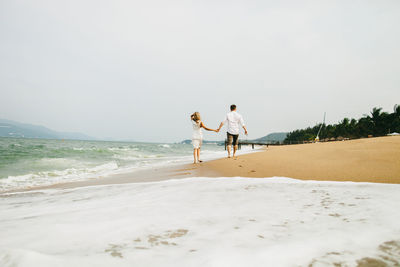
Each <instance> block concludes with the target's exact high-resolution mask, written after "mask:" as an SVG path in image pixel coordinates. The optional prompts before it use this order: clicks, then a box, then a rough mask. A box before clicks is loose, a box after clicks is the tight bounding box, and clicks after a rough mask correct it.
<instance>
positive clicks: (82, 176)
mask: <svg viewBox="0 0 400 267" xmlns="http://www.w3.org/2000/svg"><path fill="white" fill-rule="evenodd" d="M116 170H118V164H117V163H116V162H108V163H105V164H101V165H97V166H94V167H81V168H68V169H65V170H52V171H42V172H37V173H28V174H24V175H18V176H9V177H7V178H3V179H0V191H8V190H15V189H26V188H31V187H36V186H46V185H52V184H57V183H62V182H72V181H80V180H86V179H91V178H98V177H99V176H105V175H109V174H111V173H113V171H116Z"/></svg>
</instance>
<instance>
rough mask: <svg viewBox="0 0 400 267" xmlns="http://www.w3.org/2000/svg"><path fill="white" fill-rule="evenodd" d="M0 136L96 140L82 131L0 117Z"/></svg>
mask: <svg viewBox="0 0 400 267" xmlns="http://www.w3.org/2000/svg"><path fill="white" fill-rule="evenodd" d="M0 137H20V138H46V139H73V140H95V138H93V137H91V136H88V135H86V134H82V133H71V132H57V131H53V130H51V129H49V128H46V127H44V126H40V125H32V124H27V123H20V122H16V121H10V120H4V119H0Z"/></svg>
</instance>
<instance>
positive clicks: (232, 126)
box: [223, 111, 245, 135]
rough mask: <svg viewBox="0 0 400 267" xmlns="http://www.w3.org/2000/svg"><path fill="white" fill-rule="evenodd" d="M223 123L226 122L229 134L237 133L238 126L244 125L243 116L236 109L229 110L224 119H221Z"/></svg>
mask: <svg viewBox="0 0 400 267" xmlns="http://www.w3.org/2000/svg"><path fill="white" fill-rule="evenodd" d="M223 123H224V124H227V127H228V133H230V134H234V135H236V134H239V131H240V126H242V127H243V126H245V125H244V121H243V117H242V115H240V114H239V113H237V112H236V111H231V112H229V113H228V114H226V117H225V120H224V121H223Z"/></svg>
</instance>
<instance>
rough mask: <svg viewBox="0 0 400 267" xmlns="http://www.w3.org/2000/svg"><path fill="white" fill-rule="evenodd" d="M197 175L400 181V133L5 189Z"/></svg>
mask: <svg viewBox="0 0 400 267" xmlns="http://www.w3.org/2000/svg"><path fill="white" fill-rule="evenodd" d="M191 177H209V178H215V177H244V178H271V177H287V178H292V179H299V180H316V181H341V182H345V181H351V182H372V183H391V184H400V136H390V137H376V138H367V139H356V140H348V141H337V142H328V143H311V144H299V145H287V146H269V147H268V148H264V149H261V150H256V151H254V152H251V153H245V154H242V155H239V156H238V157H237V158H235V159H233V158H230V159H228V158H220V159H215V160H210V161H206V162H203V163H200V164H196V165H194V164H180V165H174V166H169V167H165V166H163V167H157V168H151V169H142V170H137V171H134V172H129V173H122V174H114V175H110V176H106V177H98V178H94V179H88V180H82V181H73V182H66V183H57V184H53V185H46V186H35V187H31V188H25V189H16V190H10V191H4V192H1V194H4V193H6V194H7V193H16V192H25V191H35V190H44V189H70V188H78V187H87V186H97V185H109V184H126V183H143V182H156V181H163V180H171V179H183V178H191Z"/></svg>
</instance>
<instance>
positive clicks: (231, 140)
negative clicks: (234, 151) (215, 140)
mask: <svg viewBox="0 0 400 267" xmlns="http://www.w3.org/2000/svg"><path fill="white" fill-rule="evenodd" d="M226 136H227V140H228V146H230V145H232V144H233V145H234V146H237V145H238V144H239V135H238V134H230V133H228V132H226Z"/></svg>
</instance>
